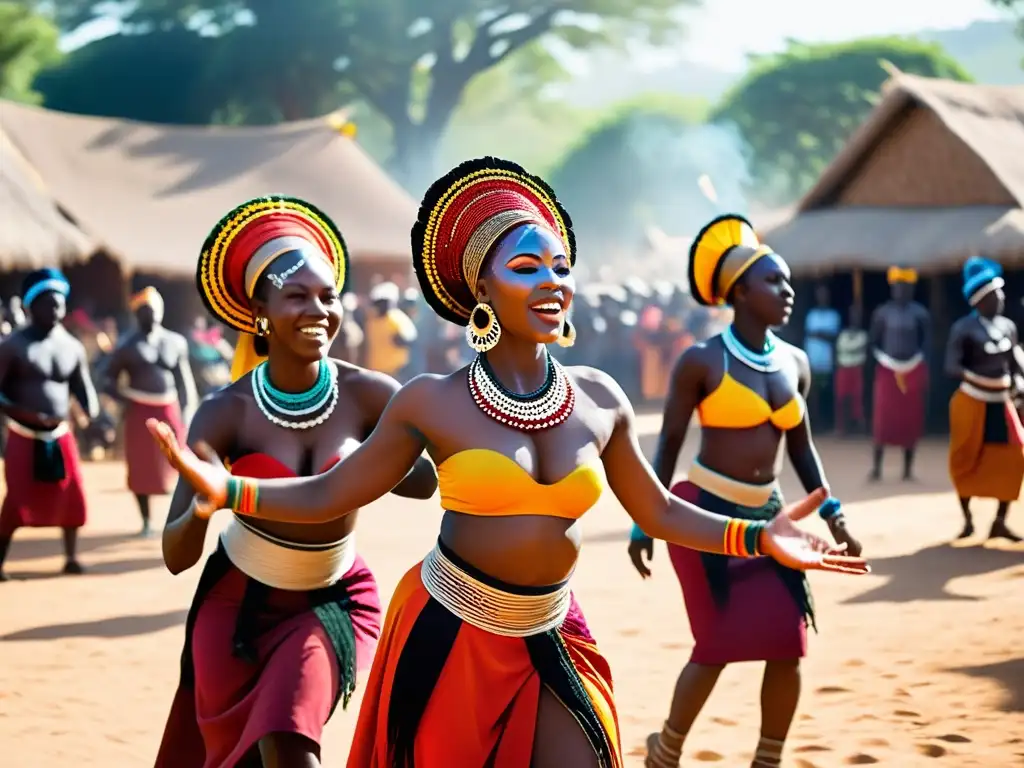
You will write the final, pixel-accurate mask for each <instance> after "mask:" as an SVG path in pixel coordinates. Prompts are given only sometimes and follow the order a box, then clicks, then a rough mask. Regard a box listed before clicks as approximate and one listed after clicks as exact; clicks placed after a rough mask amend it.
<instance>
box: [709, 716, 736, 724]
mask: <svg viewBox="0 0 1024 768" xmlns="http://www.w3.org/2000/svg"><path fill="white" fill-rule="evenodd" d="M711 722H712V723H714V724H715V725H728V726H734V725H739V723H737V722H736V721H735V720H730V719H729V718H727V717H712V718H711Z"/></svg>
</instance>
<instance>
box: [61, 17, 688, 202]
mask: <svg viewBox="0 0 1024 768" xmlns="http://www.w3.org/2000/svg"><path fill="white" fill-rule="evenodd" d="M695 1H696V0H431V2H429V3H426V2H423V1H422V0H332V1H331V2H327V1H326V0H289V2H287V3H286V2H282V1H281V0H194V1H190V2H185V1H180V0H178V1H175V0H137V1H136V2H131V3H118V2H114V3H111V2H95V1H93V0H54V2H52V3H51V5H52V6H53V7H54V12H55V14H56V18H58V19H59V20H60V22H61V24H62V26H63V28H64V29H71V28H74V27H75V26H77V25H80V24H82V23H84V22H85V21H88V20H89V19H90V18H93V17H94V16H96V15H97V14H110V13H115V14H117V15H118V16H119V17H120V18H121V20H122V26H123V30H124V33H125V34H142V35H148V34H154V33H156V32H159V31H166V30H169V29H174V28H180V29H187V30H190V31H192V32H193V33H195V34H210V35H217V36H219V39H220V41H221V44H220V45H218V46H217V57H216V61H215V62H214V63H213V64H212V65H211V75H210V77H211V79H212V80H214V81H224V82H230V83H231V84H232V88H233V91H234V96H233V97H232V98H233V100H234V101H235V102H236V104H238V105H242V106H244V105H246V104H250V103H252V100H254V99H257V100H267V99H269V100H270V101H272V102H273V105H274V107H275V108H276V111H277V112H278V113H279V114H280V115H281V116H282V117H284V118H286V119H295V118H299V117H310V116H313V115H314V114H317V113H318V112H321V111H323V109H324V106H325V104H327V103H330V102H333V104H332V106H337V105H338V104H339V103H342V102H343V101H346V100H353V99H357V98H358V99H361V100H362V101H364V102H365V103H366V104H368V105H369V106H371V107H372V108H373V109H374V110H375V111H376V112H377V113H379V114H380V115H381V116H383V117H384V118H385V119H386V120H387V122H388V123H389V125H390V127H391V133H392V145H393V150H392V157H391V165H392V168H393V170H394V171H395V172H396V174H397V175H398V176H399V178H401V179H402V180H403V181H404V182H405V183H406V184H407V185H410V186H412V187H418V186H420V185H422V184H423V183H425V182H426V181H427V180H428V179H429V178H430V177H431V176H432V175H433V174H434V173H435V171H436V168H435V161H436V158H437V149H438V146H439V143H440V141H441V139H442V137H443V135H444V133H445V131H446V129H447V128H448V125H449V123H450V121H451V119H452V115H453V114H454V113H455V111H456V108H457V107H458V105H459V103H460V101H461V100H462V96H463V93H464V92H465V89H466V88H467V87H468V86H469V84H470V82H471V81H472V80H473V79H474V78H475V77H476V76H477V75H479V74H480V73H482V72H484V71H486V70H488V69H490V68H491V67H493V66H495V65H496V64H499V63H501V62H503V61H505V60H506V59H509V58H510V57H512V56H513V55H518V54H520V53H521V52H524V49H526V48H527V47H529V46H530V44H531V43H533V42H535V41H537V40H539V39H541V38H546V39H558V40H560V41H561V42H562V43H564V44H566V45H568V46H571V47H573V48H577V49H580V48H587V47H590V46H594V45H608V44H622V43H624V42H625V41H627V40H631V39H640V38H645V39H649V40H651V41H653V42H656V43H657V42H664V41H667V40H669V39H672V35H673V34H674V33H677V32H678V30H679V24H680V22H679V19H678V15H677V14H676V13H675V11H676V10H677V9H678V8H680V7H681V6H685V5H688V4H692V3H693V2H695ZM530 61H531V62H532V64H533V67H534V68H533V72H534V74H535V75H536V79H535V80H534V87H537V88H539V87H540V86H541V85H542V84H543V83H544V82H545V79H546V78H548V79H549V78H550V77H551V76H553V74H554V73H556V72H557V70H558V67H557V62H556V61H555V59H554V58H553V57H552V55H551V54H550V53H549V52H548V49H547V48H540V47H537V48H535V49H533V52H532V54H531V56H530ZM144 65H145V63H144V61H140V62H139V66H144Z"/></svg>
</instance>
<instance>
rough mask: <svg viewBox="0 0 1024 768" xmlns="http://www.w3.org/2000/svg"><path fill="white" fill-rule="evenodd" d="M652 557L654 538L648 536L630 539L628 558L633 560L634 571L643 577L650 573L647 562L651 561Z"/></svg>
mask: <svg viewBox="0 0 1024 768" xmlns="http://www.w3.org/2000/svg"><path fill="white" fill-rule="evenodd" d="M653 557H654V539H652V538H650V537H647V538H644V539H630V541H629V559H630V560H631V561H632V562H633V567H634V568H636V572H637V573H639V574H640V575H641V576H643V577H644V578H645V579H646V578H647V577H648V576H650V575H651V569H650V567H649V566H648V565H647V563H649V562H651V559H652V558H653ZM645 559H646V560H647V563H645V562H644V560H645Z"/></svg>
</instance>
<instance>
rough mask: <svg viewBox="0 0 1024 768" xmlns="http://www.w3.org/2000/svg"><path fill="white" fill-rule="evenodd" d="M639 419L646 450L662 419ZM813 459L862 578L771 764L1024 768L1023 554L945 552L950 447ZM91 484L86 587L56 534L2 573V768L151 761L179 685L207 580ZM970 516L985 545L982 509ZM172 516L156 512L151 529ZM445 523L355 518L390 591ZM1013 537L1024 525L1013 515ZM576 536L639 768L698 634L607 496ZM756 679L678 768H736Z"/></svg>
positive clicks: (110, 468) (582, 591)
mask: <svg viewBox="0 0 1024 768" xmlns="http://www.w3.org/2000/svg"><path fill="white" fill-rule="evenodd" d="M642 426H643V428H644V431H645V433H646V434H647V437H646V439H645V443H646V445H645V447H647V448H649V447H650V443H651V441H652V433H653V432H654V431H656V430H657V428H658V426H659V422H658V419H657V418H656V417H654V418H651V417H647V418H644V419H643V420H642ZM689 442H690V444H691V446H690V447H691V449H692V444H693V443H694V442H695V440H694V439H693V438H691V440H690V441H689ZM821 449H822V452H823V454H824V458H825V462H826V467H827V468H828V470H829V476H830V478H831V481H832V484H833V489H834V490H835V491H836V492H837V494H838V495H839V496H840V497H841V498H843V499H844V500H845V501H846V503H847V511H848V516H849V518H850V521H851V526H852V527H853V528H854V532H855V533H856V534H857V535H858V536H859V537H860V538H861V540H862V541H863V542H864V544H865V546H866V551H867V553H868V554H869V555H870V556H871V558H872V560H873V566H874V573H873V574H872V575H870V576H867V577H862V578H851V577H841V576H831V575H822V574H817V575H814V576H813V577H812V583H813V585H814V588H815V592H816V598H817V604H818V612H819V626H820V630H821V631H820V634H819V635H817V636H812V640H811V653H810V656H809V658H808V659H807V661H806V663H805V666H804V695H803V699H802V701H801V705H800V710H799V713H798V715H797V721H796V723H795V724H794V728H793V731H792V734H791V736H790V740H789V746H788V749H787V756H786V760H785V761H784V764H785V765H788V766H794V767H796V768H812V767H814V766H818V767H820V768H824V767H825V766H843V765H869V764H880V765H889V766H895V767H896V768H910V767H911V766H934V765H945V766H956V767H957V768H968V766H985V767H986V768H1001V767H1002V766H1014V765H1024V549H1021V548H1017V550H1016V551H1013V549H1012V548H1011V547H996V546H993V545H985V544H984V543H982V542H980V541H974V542H968V545H967V546H962V547H951V546H949V545H948V544H947V543H946V542H947V541H948V540H949V539H950V538H951V537H952V536H953V535H955V533H956V532H957V531H958V530H959V512H958V508H957V505H956V500H955V499H954V496H953V494H952V492H951V491H950V490H949V484H948V480H947V476H946V455H945V446H944V445H943V444H942V443H939V442H936V443H933V444H928V445H926V446H924V447H923V448H922V450H921V456H920V459H919V462H918V464H919V473H918V474H919V481H918V482H917V483H915V484H906V483H902V482H899V481H898V480H897V479H896V477H897V476H898V474H899V467H898V463H899V458H898V456H897V455H896V454H895V452H893V455H892V456H890V457H889V462H888V463H889V478H887V479H886V480H884V481H883V482H882V483H881V484H879V485H868V484H867V483H865V481H864V478H865V477H866V475H867V469H868V461H869V452H870V448H869V447H868V445H867V444H866V443H864V442H861V441H855V442H838V441H829V440H825V441H822V443H821ZM681 466H682V465H681ZM86 473H87V474H86V476H87V483H88V493H89V499H90V502H91V519H90V522H89V525H88V527H86V528H85V530H84V533H83V538H82V542H81V559H82V561H83V562H84V564H85V565H86V566H87V568H88V569H89V573H88V574H87V575H85V576H81V577H59V576H56V575H55V574H56V573H57V572H58V571H59V569H60V567H61V562H62V559H61V556H60V545H59V542H58V540H57V533H56V532H55V531H45V530H44V531H22V532H20V533H19V534H18V536H17V537H16V539H15V541H14V544H13V547H12V552H11V555H10V559H9V562H8V568H7V570H8V572H9V574H10V576H11V577H12V581H10V582H8V583H5V584H0V745H2V757H0V764H2V765H3V766H5V767H6V768H39V767H40V766H46V767H47V768H51V767H52V768H63V766H104V768H139V767H140V766H146V765H152V760H153V757H154V755H155V752H156V747H157V744H158V742H159V739H160V734H161V731H162V728H163V723H164V718H165V716H166V713H167V709H168V706H169V704H170V701H171V695H172V693H173V690H174V686H175V684H176V681H177V673H178V656H179V649H180V647H181V641H182V637H183V623H184V619H185V612H186V609H187V607H188V604H189V601H190V599H191V596H192V591H193V588H194V586H195V582H196V579H197V578H198V575H199V569H198V568H196V569H193V570H192V571H191V572H189V573H187V574H184V575H182V576H180V577H177V578H174V577H172V576H170V575H169V574H168V573H167V572H166V571H165V570H164V569H163V566H162V562H161V558H160V545H159V541H158V540H157V539H150V540H140V539H137V538H135V537H134V536H133V534H134V532H135V530H136V528H137V520H136V511H135V507H134V502H133V500H132V499H131V497H130V496H129V495H128V494H127V493H126V492H125V491H124V490H123V488H124V473H123V469H122V467H121V466H120V465H119V464H116V463H101V464H89V465H87V467H86ZM785 488H786V489H788V491H789V493H790V495H791V496H792V495H795V494H796V493H797V489H798V486H797V485H796V484H795V483H794V482H793V478H792V477H789V476H787V477H786V479H785ZM978 506H979V510H980V511H979V514H978V522H979V528H980V529H982V530H987V527H988V524H989V522H990V520H991V514H992V505H991V504H979V505H978ZM165 509H166V500H163V501H162V502H161V503H159V504H158V505H157V507H156V510H155V511H156V514H158V515H159V516H160V517H162V516H163V514H164V511H165ZM438 520H439V514H438V506H437V502H436V500H435V501H431V502H419V503H418V502H407V501H404V500H399V499H394V498H387V499H384V500H382V501H379V502H377V503H376V504H374V505H373V506H372V507H370V508H368V509H367V510H365V511H364V512H363V514H362V519H361V521H360V528H359V542H360V547H361V549H362V551H363V553H364V554H365V556H366V559H367V560H368V561H369V563H370V565H371V567H373V568H374V570H375V571H376V573H377V576H378V579H379V581H380V585H381V588H382V590H383V593H384V596H385V598H386V597H387V595H389V594H390V593H391V590H392V588H393V587H394V585H395V583H396V582H397V580H398V579H399V577H400V576H401V574H402V573H403V572H404V571H405V570H406V569H407V568H409V567H410V566H411V565H412V564H413V563H415V562H416V561H418V559H419V558H420V557H422V555H423V554H424V553H425V552H426V551H427V550H428V548H429V547H430V546H431V545H432V543H433V541H434V538H435V536H436V531H437V525H438ZM1011 521H1012V519H1011ZM1016 523H1017V527H1018V529H1020V530H1024V510H1020V511H1018V513H1017V516H1016ZM583 525H584V536H585V543H584V547H583V553H582V559H581V560H580V564H579V568H578V570H577V572H576V574H575V576H574V578H573V583H574V587H575V589H576V592H577V595H578V597H579V599H580V601H581V604H582V605H583V608H584V611H585V612H586V614H587V617H588V620H589V622H590V625H591V628H592V630H593V632H594V634H595V636H596V637H597V638H598V641H599V642H600V644H601V646H602V647H603V649H604V651H605V653H606V654H607V655H608V658H609V660H610V662H611V665H612V669H613V671H614V675H615V685H616V694H617V700H618V707H619V712H620V718H621V726H622V732H623V739H624V742H623V746H624V750H625V752H626V754H627V764H628V765H631V766H640V765H642V758H641V757H640V755H641V754H642V744H643V740H644V737H645V736H646V734H647V733H649V732H650V731H652V730H654V729H657V728H658V727H660V724H661V722H662V720H663V719H664V716H665V713H666V711H667V707H668V702H669V698H670V696H671V691H672V687H673V685H674V683H675V678H676V675H677V673H678V671H679V669H680V668H681V666H682V665H683V663H684V662H685V661H686V659H687V656H688V653H689V649H690V647H691V643H692V640H691V635H690V631H689V627H688V624H687V621H686V616H685V613H684V611H683V606H682V601H681V596H680V591H679V585H678V583H677V581H676V579H675V575H674V574H673V572H672V570H671V566H670V564H669V562H668V558H667V556H666V554H665V550H664V547H663V545H659V548H658V550H657V552H656V555H655V562H654V570H655V576H654V579H653V580H651V581H649V582H647V583H644V582H642V581H641V580H640V578H639V577H638V576H637V575H636V574H635V573H634V572H633V570H632V567H631V566H630V564H629V561H628V558H627V557H626V539H627V531H628V528H629V520H628V518H627V517H626V515H625V513H624V512H623V511H622V509H621V508H620V507H619V506H618V504H617V503H616V502H615V500H614V499H613V498H611V496H610V495H606V496H605V498H604V500H603V501H602V502H601V503H600V505H599V507H598V508H597V509H595V510H593V511H592V512H591V513H590V514H588V516H587V517H586V518H585V519H584V521H583ZM816 525H820V523H816ZM211 544H212V541H211ZM759 684H760V669H759V667H758V666H757V665H754V664H744V665H737V666H735V667H733V668H729V669H727V670H726V672H725V673H724V674H723V676H722V678H721V682H720V683H719V686H718V689H717V690H716V691H715V693H714V695H713V696H712V698H711V700H710V702H709V703H708V706H707V707H706V709H705V712H704V713H703V715H702V716H701V719H700V720H699V721H698V724H697V725H696V726H695V728H694V732H693V733H692V734H691V736H690V738H689V739H688V742H687V747H686V752H685V756H684V764H689V765H700V764H718V765H722V766H730V767H731V766H744V765H749V760H750V756H751V753H752V751H753V748H754V745H755V743H756V741H757V733H758V724H759V719H758V691H759ZM358 704H359V700H358V698H357V699H356V700H354V701H353V704H352V705H351V707H350V709H349V711H348V712H343V713H339V714H337V715H336V716H335V718H334V719H333V721H332V722H331V723H330V724H329V725H328V728H327V735H326V738H325V743H324V764H325V765H326V766H343V765H344V763H345V755H346V750H347V746H348V743H349V740H350V737H351V729H352V725H353V723H354V720H355V711H356V707H357V706H358Z"/></svg>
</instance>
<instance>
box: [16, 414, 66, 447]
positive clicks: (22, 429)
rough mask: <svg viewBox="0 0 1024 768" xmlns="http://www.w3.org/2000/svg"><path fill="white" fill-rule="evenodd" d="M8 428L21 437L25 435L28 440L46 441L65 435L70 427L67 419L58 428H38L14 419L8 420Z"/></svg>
mask: <svg viewBox="0 0 1024 768" xmlns="http://www.w3.org/2000/svg"><path fill="white" fill-rule="evenodd" d="M7 428H8V429H9V430H10V431H11V432H13V433H14V434H16V435H19V436H20V437H24V438H26V439H28V440H41V441H42V442H44V443H48V442H50V441H51V440H57V439H59V438H61V437H64V435H66V434H67V433H68V430H69V429H70V427H69V426H68V423H67V422H66V421H64V422H61V425H60V426H59V427H57V428H56V429H49V430H38V429H31V428H30V427H26V426H25V425H24V424H19V423H18V422H16V421H14V420H13V419H8V420H7Z"/></svg>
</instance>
